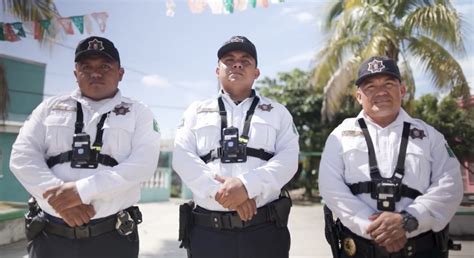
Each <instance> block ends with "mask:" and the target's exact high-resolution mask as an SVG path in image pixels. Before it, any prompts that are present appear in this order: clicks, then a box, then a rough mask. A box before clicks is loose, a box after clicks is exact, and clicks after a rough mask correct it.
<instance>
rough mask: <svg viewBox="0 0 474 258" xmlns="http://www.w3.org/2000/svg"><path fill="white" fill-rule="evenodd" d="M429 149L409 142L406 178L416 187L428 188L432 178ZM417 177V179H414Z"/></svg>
mask: <svg viewBox="0 0 474 258" xmlns="http://www.w3.org/2000/svg"><path fill="white" fill-rule="evenodd" d="M432 161H433V160H432V158H431V156H430V152H429V150H424V149H423V146H419V145H416V144H412V143H410V141H409V143H408V146H407V154H406V158H405V179H404V181H405V180H407V181H409V182H410V183H409V185H410V186H412V187H415V188H416V189H427V188H428V186H429V184H430V180H431V162H432ZM412 179H415V180H412Z"/></svg>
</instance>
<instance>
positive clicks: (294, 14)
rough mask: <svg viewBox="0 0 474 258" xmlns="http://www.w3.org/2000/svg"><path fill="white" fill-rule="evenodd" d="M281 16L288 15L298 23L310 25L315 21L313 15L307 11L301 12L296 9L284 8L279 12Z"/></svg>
mask: <svg viewBox="0 0 474 258" xmlns="http://www.w3.org/2000/svg"><path fill="white" fill-rule="evenodd" d="M280 13H281V15H288V16H290V17H291V18H293V19H296V20H297V21H298V22H300V23H310V22H312V21H313V20H315V17H314V15H313V14H312V13H311V12H308V11H307V10H302V9H301V8H298V7H285V8H282V11H281V12H280Z"/></svg>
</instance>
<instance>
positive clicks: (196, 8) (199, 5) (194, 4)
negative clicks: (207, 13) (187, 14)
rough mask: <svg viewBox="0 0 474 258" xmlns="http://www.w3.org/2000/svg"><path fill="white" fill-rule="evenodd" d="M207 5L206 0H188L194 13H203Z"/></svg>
mask: <svg viewBox="0 0 474 258" xmlns="http://www.w3.org/2000/svg"><path fill="white" fill-rule="evenodd" d="M206 5H207V2H206V0H188V6H189V10H191V12H192V13H202V12H203V11H204V9H205V8H206Z"/></svg>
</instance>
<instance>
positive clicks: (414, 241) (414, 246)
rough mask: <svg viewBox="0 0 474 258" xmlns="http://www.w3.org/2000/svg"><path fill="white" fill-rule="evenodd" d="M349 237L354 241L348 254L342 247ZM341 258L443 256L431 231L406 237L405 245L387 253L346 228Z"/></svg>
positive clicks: (431, 257)
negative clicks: (352, 252)
mask: <svg viewBox="0 0 474 258" xmlns="http://www.w3.org/2000/svg"><path fill="white" fill-rule="evenodd" d="M346 237H349V238H351V239H352V240H353V241H354V243H355V254H353V255H352V256H351V255H349V254H348V253H347V252H346V251H345V250H344V249H350V248H347V247H346V248H344V239H345V238H346ZM342 239H343V244H342V250H341V258H445V257H447V256H446V255H445V254H443V253H442V252H441V251H440V250H439V248H437V247H436V244H435V240H434V234H433V232H431V231H430V232H426V233H423V234H421V235H419V236H416V237H414V238H410V239H408V243H407V244H406V245H405V247H404V248H403V249H402V250H401V251H399V252H396V253H388V252H387V251H386V250H385V248H383V247H379V246H378V245H377V244H375V242H373V241H371V240H368V239H365V238H363V237H360V236H358V235H356V234H354V233H352V232H350V231H349V230H348V229H347V228H344V230H343V232H342Z"/></svg>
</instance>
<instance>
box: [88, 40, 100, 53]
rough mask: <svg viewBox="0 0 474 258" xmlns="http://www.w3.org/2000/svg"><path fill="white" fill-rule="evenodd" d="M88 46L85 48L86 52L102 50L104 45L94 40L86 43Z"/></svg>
mask: <svg viewBox="0 0 474 258" xmlns="http://www.w3.org/2000/svg"><path fill="white" fill-rule="evenodd" d="M88 43H89V46H88V47H87V50H101V51H102V50H104V45H103V43H102V41H100V40H97V39H94V40H91V41H89V42H88Z"/></svg>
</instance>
